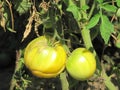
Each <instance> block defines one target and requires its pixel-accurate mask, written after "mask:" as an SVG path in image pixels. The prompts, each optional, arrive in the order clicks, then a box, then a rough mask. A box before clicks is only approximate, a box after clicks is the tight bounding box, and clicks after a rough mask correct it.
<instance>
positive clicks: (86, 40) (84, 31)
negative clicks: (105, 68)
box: [81, 28, 101, 74]
mask: <svg viewBox="0 0 120 90" xmlns="http://www.w3.org/2000/svg"><path fill="white" fill-rule="evenodd" d="M81 35H82V38H83V41H84V44H85V47H86V48H87V49H88V50H90V51H91V52H93V53H94V55H95V56H96V57H95V58H96V62H97V73H98V74H100V71H101V63H100V61H99V58H98V55H97V53H96V51H95V49H94V47H93V44H92V41H91V37H90V31H89V30H88V29H86V28H83V29H82V30H81Z"/></svg>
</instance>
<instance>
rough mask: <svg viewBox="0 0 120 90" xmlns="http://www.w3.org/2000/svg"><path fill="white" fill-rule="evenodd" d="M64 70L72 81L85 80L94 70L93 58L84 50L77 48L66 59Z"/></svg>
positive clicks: (94, 61) (94, 62)
mask: <svg viewBox="0 0 120 90" xmlns="http://www.w3.org/2000/svg"><path fill="white" fill-rule="evenodd" d="M66 69H67V71H68V73H69V75H70V76H72V77H73V78H74V79H76V80H82V81H83V80H87V79H89V78H90V77H91V76H92V75H93V74H94V72H95V70H96V60H95V56H94V55H93V54H92V53H91V52H90V51H89V50H87V49H85V48H77V49H75V50H74V51H73V52H72V53H71V55H70V56H69V57H68V60H67V63H66Z"/></svg>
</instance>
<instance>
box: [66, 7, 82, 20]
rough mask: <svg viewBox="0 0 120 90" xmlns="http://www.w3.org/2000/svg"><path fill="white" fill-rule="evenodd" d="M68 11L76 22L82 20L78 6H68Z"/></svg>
mask: <svg viewBox="0 0 120 90" xmlns="http://www.w3.org/2000/svg"><path fill="white" fill-rule="evenodd" d="M67 11H69V12H71V13H72V14H73V16H74V18H75V19H76V20H78V21H79V20H80V19H81V14H80V11H79V8H78V7H77V6H76V5H70V6H68V8H67Z"/></svg>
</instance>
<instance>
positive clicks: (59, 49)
mask: <svg viewBox="0 0 120 90" xmlns="http://www.w3.org/2000/svg"><path fill="white" fill-rule="evenodd" d="M51 42H52V41H51V39H50V37H46V36H40V37H38V38H36V39H34V40H33V41H31V42H30V43H29V44H28V46H27V47H26V49H25V53H24V62H25V65H26V67H27V68H28V69H29V70H30V71H31V72H32V74H33V75H35V76H37V77H41V78H52V77H56V76H57V75H58V74H60V73H61V72H62V71H63V70H64V68H65V63H66V52H65V50H64V48H63V46H62V44H60V43H59V42H54V43H52V45H50V44H51Z"/></svg>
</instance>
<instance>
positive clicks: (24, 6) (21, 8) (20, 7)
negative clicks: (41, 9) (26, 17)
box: [14, 0, 31, 15]
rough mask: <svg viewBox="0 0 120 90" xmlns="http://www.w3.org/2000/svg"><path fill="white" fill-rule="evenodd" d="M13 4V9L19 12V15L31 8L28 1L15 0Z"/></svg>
mask: <svg viewBox="0 0 120 90" xmlns="http://www.w3.org/2000/svg"><path fill="white" fill-rule="evenodd" d="M14 3H15V6H14V8H15V9H16V11H18V12H19V14H20V15H22V14H24V13H26V12H27V11H28V10H29V9H30V7H31V3H30V2H29V0H15V2H14Z"/></svg>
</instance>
